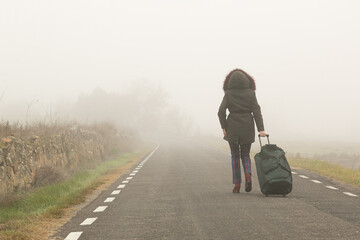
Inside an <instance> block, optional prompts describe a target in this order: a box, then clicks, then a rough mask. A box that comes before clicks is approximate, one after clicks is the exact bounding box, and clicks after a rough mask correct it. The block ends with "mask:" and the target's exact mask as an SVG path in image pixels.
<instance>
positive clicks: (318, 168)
mask: <svg viewBox="0 0 360 240" xmlns="http://www.w3.org/2000/svg"><path fill="white" fill-rule="evenodd" d="M289 164H290V166H291V167H295V168H302V169H306V170H309V171H311V172H315V173H317V174H320V175H321V176H325V177H328V178H331V179H335V180H338V181H341V182H343V183H346V184H350V185H353V186H357V187H360V170H353V169H348V168H345V167H341V166H338V165H336V164H333V163H329V162H325V161H321V160H315V159H289Z"/></svg>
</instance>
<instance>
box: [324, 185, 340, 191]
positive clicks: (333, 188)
mask: <svg viewBox="0 0 360 240" xmlns="http://www.w3.org/2000/svg"><path fill="white" fill-rule="evenodd" d="M326 187H327V188H329V189H332V190H338V188H336V187H333V186H326Z"/></svg>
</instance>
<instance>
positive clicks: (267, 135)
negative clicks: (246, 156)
mask: <svg viewBox="0 0 360 240" xmlns="http://www.w3.org/2000/svg"><path fill="white" fill-rule="evenodd" d="M269 136H270V135H269V134H266V137H267V140H268V143H269V144H270V140H269ZM258 137H259V141H260V148H262V144H261V136H260V134H259V135H258Z"/></svg>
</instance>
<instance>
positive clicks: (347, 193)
mask: <svg viewBox="0 0 360 240" xmlns="http://www.w3.org/2000/svg"><path fill="white" fill-rule="evenodd" d="M343 194H346V195H348V196H351V197H357V196H358V195H356V194H353V193H350V192H343Z"/></svg>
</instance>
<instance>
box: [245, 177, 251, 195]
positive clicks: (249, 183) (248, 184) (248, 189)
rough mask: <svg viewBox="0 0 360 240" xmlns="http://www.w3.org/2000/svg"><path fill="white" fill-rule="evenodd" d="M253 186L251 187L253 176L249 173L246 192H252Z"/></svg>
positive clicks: (246, 180)
mask: <svg viewBox="0 0 360 240" xmlns="http://www.w3.org/2000/svg"><path fill="white" fill-rule="evenodd" d="M251 189H252V186H251V174H250V173H248V174H246V176H245V191H246V192H251Z"/></svg>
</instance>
